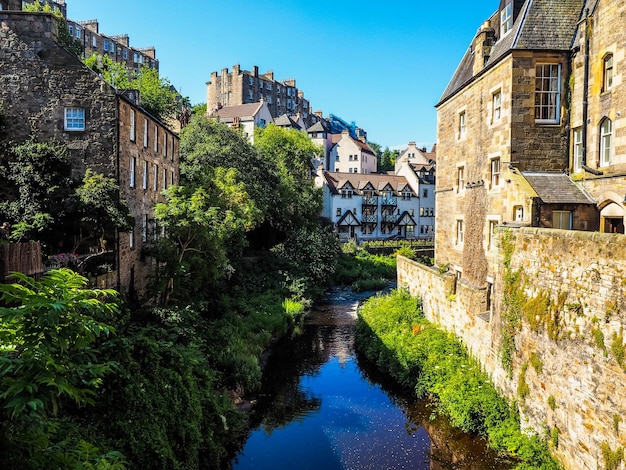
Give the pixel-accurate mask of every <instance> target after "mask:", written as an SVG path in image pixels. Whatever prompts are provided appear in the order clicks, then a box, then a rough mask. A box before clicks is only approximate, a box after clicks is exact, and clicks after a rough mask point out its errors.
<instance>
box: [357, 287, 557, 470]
mask: <svg viewBox="0 0 626 470" xmlns="http://www.w3.org/2000/svg"><path fill="white" fill-rule="evenodd" d="M356 347H357V349H358V350H359V351H360V352H361V353H363V354H364V355H365V357H367V358H368V359H369V360H371V361H372V362H374V363H375V364H376V365H377V366H378V367H380V368H381V369H383V370H385V371H386V372H388V373H389V374H390V375H391V376H393V377H394V378H395V379H396V380H397V381H398V382H399V383H400V384H401V385H402V386H405V387H410V388H412V389H414V390H415V393H416V395H417V396H418V397H431V398H432V399H433V400H434V404H435V405H434V410H435V412H436V414H439V415H445V416H448V417H449V419H450V420H451V422H452V423H453V424H454V425H455V426H457V427H458V428H460V429H462V430H463V431H465V432H469V433H473V434H476V435H480V436H482V437H484V438H485V439H487V441H488V443H489V445H490V447H492V448H494V449H496V450H497V451H499V452H503V453H507V454H508V455H510V456H511V457H513V458H514V459H516V460H517V461H518V462H519V465H518V467H516V468H518V469H520V470H521V469H524V470H529V469H533V468H541V469H544V470H552V469H554V470H556V469H559V468H560V466H559V464H558V463H557V462H556V461H555V460H554V459H553V458H552V456H551V455H550V452H549V447H550V446H557V445H558V434H557V435H556V436H555V435H550V436H545V438H544V439H542V438H540V437H539V436H536V435H529V434H527V433H525V432H522V430H521V429H520V419H519V415H518V414H517V412H516V408H515V407H514V406H511V404H510V403H508V402H507V401H506V400H505V399H504V398H503V397H502V396H501V395H500V394H499V393H498V392H497V390H496V389H495V387H494V386H493V384H492V383H491V382H490V380H489V377H488V376H487V374H486V373H484V372H483V371H482V370H481V368H480V366H479V364H478V363H477V362H476V361H474V360H473V359H472V358H471V357H470V356H469V355H468V354H467V351H466V350H465V348H464V347H463V346H462V344H461V343H460V342H459V341H458V339H456V338H455V337H454V336H453V335H451V334H449V333H446V332H443V331H441V330H439V329H437V328H436V327H435V326H434V325H432V324H430V323H429V322H428V321H427V320H426V319H425V318H424V315H423V312H422V309H421V302H420V300H419V299H416V298H414V297H411V296H410V295H408V294H406V293H404V292H399V291H394V292H392V293H391V294H389V295H384V296H378V297H373V298H371V299H370V300H368V301H367V302H365V303H364V305H363V306H362V308H361V309H360V312H359V320H358V323H357V334H356Z"/></svg>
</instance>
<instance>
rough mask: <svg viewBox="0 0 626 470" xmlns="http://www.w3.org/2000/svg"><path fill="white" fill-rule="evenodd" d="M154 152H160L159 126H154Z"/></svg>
mask: <svg viewBox="0 0 626 470" xmlns="http://www.w3.org/2000/svg"><path fill="white" fill-rule="evenodd" d="M154 152H155V153H158V152H159V126H157V125H156V124H155V125H154Z"/></svg>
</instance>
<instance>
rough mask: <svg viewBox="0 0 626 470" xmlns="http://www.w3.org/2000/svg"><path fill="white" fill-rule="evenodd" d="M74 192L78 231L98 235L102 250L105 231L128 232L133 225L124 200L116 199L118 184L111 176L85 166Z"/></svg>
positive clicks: (104, 246)
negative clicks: (77, 205) (76, 197)
mask: <svg viewBox="0 0 626 470" xmlns="http://www.w3.org/2000/svg"><path fill="white" fill-rule="evenodd" d="M76 194H77V196H78V200H79V201H80V203H81V219H80V221H81V223H82V227H81V228H82V229H83V230H81V233H82V232H83V231H87V233H90V235H88V236H87V238H89V237H90V236H98V237H99V239H100V249H101V250H102V251H104V250H105V249H106V245H105V234H106V233H107V232H108V233H109V234H110V236H111V237H113V236H114V234H115V232H114V231H115V230H118V231H121V232H128V231H130V229H131V228H132V227H133V224H134V221H133V218H132V216H131V215H130V210H129V208H128V206H127V205H126V203H125V202H124V201H121V200H120V188H119V185H118V184H117V181H116V180H115V178H107V177H106V176H104V175H103V174H101V173H96V172H94V171H93V170H91V169H90V168H88V169H87V171H86V172H85V176H84V177H83V181H82V185H81V186H79V187H78V188H77V189H76ZM72 251H76V250H72Z"/></svg>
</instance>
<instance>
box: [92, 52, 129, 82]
mask: <svg viewBox="0 0 626 470" xmlns="http://www.w3.org/2000/svg"><path fill="white" fill-rule="evenodd" d="M83 63H84V64H85V65H86V66H87V67H89V68H90V69H92V70H93V71H94V72H97V73H99V74H101V75H102V78H104V80H105V81H106V82H107V83H108V84H110V85H112V86H113V87H115V88H118V89H121V90H126V89H128V88H131V85H130V78H129V71H128V67H126V64H125V63H123V62H116V61H114V60H113V59H111V57H109V56H108V55H102V54H99V53H97V52H94V53H93V54H92V55H90V56H89V57H87V58H85V59H84V60H83Z"/></svg>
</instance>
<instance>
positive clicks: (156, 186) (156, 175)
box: [152, 163, 159, 192]
mask: <svg viewBox="0 0 626 470" xmlns="http://www.w3.org/2000/svg"><path fill="white" fill-rule="evenodd" d="M153 168H154V175H153V176H154V182H153V183H152V190H153V191H154V192H157V191H158V190H159V165H157V164H156V163H155V164H154V167H153Z"/></svg>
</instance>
